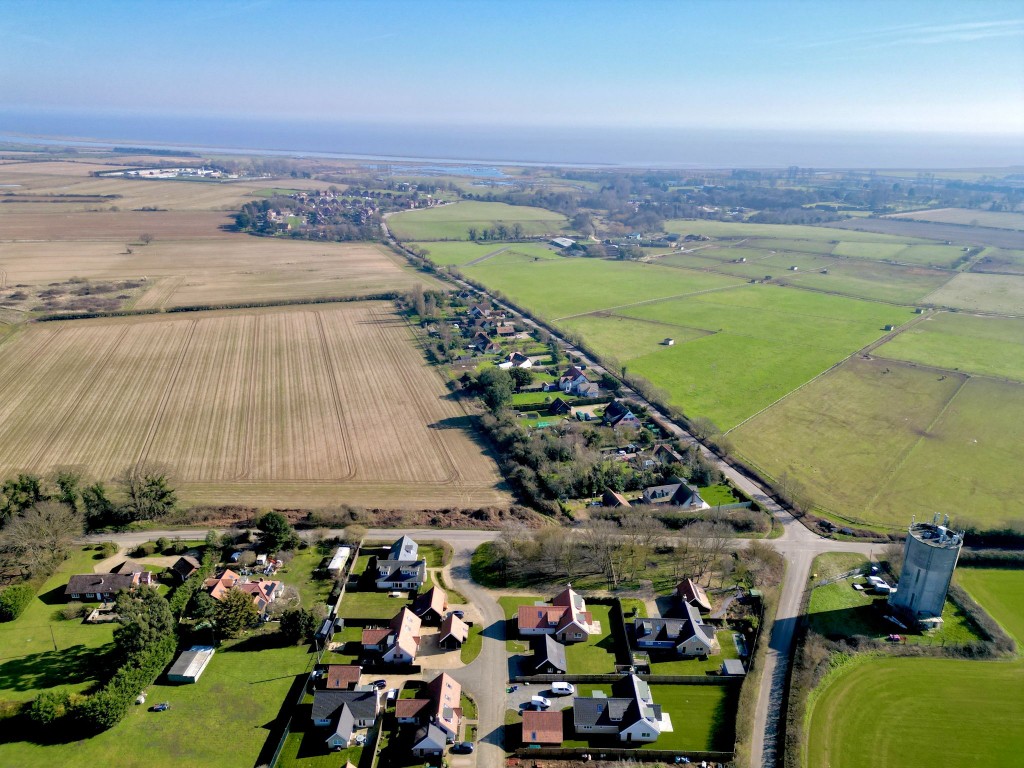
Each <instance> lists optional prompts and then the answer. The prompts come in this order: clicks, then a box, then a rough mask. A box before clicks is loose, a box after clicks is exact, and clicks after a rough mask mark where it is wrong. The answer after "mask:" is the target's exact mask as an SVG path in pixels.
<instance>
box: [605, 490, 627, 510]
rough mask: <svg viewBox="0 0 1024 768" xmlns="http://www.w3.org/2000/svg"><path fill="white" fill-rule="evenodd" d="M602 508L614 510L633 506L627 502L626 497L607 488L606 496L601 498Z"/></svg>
mask: <svg viewBox="0 0 1024 768" xmlns="http://www.w3.org/2000/svg"><path fill="white" fill-rule="evenodd" d="M601 506H602V507H611V508H613V509H614V508H615V507H631V506H632V504H630V503H629V502H628V501H626V497H625V496H623V495H622V494H621V493H619V492H618V491H613V490H612V489H611V488H605V489H604V494H603V495H602V496H601Z"/></svg>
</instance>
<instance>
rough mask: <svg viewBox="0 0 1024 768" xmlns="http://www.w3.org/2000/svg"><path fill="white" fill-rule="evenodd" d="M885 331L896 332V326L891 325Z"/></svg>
mask: <svg viewBox="0 0 1024 768" xmlns="http://www.w3.org/2000/svg"><path fill="white" fill-rule="evenodd" d="M885 330H887V331H895V330H896V326H895V325H892V324H889V325H887V326H885Z"/></svg>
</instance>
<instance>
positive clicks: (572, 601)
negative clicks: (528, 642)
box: [516, 585, 601, 643]
mask: <svg viewBox="0 0 1024 768" xmlns="http://www.w3.org/2000/svg"><path fill="white" fill-rule="evenodd" d="M516 625H517V626H518V627H519V634H520V635H522V636H524V637H529V636H531V635H554V637H555V639H556V640H558V641H559V642H562V643H579V642H582V641H584V640H586V639H587V637H588V636H589V635H597V634H600V633H601V624H600V622H596V621H594V617H593V616H592V615H591V614H590V612H589V611H587V604H586V602H585V601H584V600H583V598H582V597H581V596H580V595H579V594H578V593H577V592H575V591H574V590H573V588H572V585H569V587H568V588H567V589H565V590H564V591H562V592H560V593H559V594H557V595H555V596H554V597H553V598H552V599H551V603H550V604H547V603H537V604H536V605H521V606H519V611H518V615H517V617H516Z"/></svg>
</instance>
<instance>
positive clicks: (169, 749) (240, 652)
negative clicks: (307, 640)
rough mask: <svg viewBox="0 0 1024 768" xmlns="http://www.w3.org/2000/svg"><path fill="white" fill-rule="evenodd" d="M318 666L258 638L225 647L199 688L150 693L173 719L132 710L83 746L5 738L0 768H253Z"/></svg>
mask: <svg viewBox="0 0 1024 768" xmlns="http://www.w3.org/2000/svg"><path fill="white" fill-rule="evenodd" d="M314 658H315V657H313V656H311V655H309V653H308V649H307V648H305V647H301V646H292V647H285V648H280V647H274V646H272V645H270V646H268V645H267V644H266V643H264V642H262V641H261V639H260V638H255V639H252V640H241V641H237V642H234V643H228V644H225V645H224V646H222V647H221V648H218V650H217V653H216V655H215V656H214V658H213V660H212V661H211V662H210V665H209V666H208V667H207V669H206V671H205V673H204V674H203V677H202V679H201V680H200V681H199V682H198V683H196V684H195V685H165V684H161V683H158V684H155V685H152V686H150V687H149V688H148V689H147V691H148V695H149V702H147V703H156V702H162V701H166V702H169V703H170V704H171V708H170V709H169V710H168V711H166V712H159V713H154V712H149V711H148V708H147V707H132V708H131V710H129V712H128V715H127V716H126V717H125V719H124V720H123V721H121V722H120V723H119V724H118V725H116V726H115V727H114V728H111V729H110V730H109V731H105V732H103V733H101V734H99V735H98V736H94V737H92V738H90V739H87V740H84V741H71V742H61V743H53V744H38V743H34V742H31V741H14V738H15V734H13V733H8V734H5V735H4V736H3V737H0V764H2V765H11V766H15V765H16V766H19V767H23V768H36V767H37V766H38V767H40V768H48V767H49V766H53V765H107V764H112V763H116V764H117V765H120V766H126V768H161V766H168V768H170V767H171V766H181V765H217V766H224V767H225V768H250V766H252V765H254V764H255V763H256V758H257V756H258V755H259V753H260V750H261V749H262V747H263V745H264V742H265V741H266V739H267V736H268V733H269V729H268V726H269V724H270V723H271V722H272V721H274V719H275V718H276V716H277V714H278V711H279V710H280V708H281V706H282V703H283V702H284V699H285V695H286V693H287V692H288V690H289V688H290V687H291V685H292V683H293V682H294V680H295V676H296V675H299V674H302V673H304V672H306V671H308V669H309V668H310V666H311V665H312V663H313V660H314ZM214 723H215V724H216V727H211V724H214ZM58 738H59V737H58ZM226 739H227V740H228V742H229V743H230V749H226V748H225V744H226V741H225V740H226Z"/></svg>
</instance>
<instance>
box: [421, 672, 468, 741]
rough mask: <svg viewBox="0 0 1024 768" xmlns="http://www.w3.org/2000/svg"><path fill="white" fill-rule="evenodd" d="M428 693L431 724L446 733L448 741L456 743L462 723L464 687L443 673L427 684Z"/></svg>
mask: <svg viewBox="0 0 1024 768" xmlns="http://www.w3.org/2000/svg"><path fill="white" fill-rule="evenodd" d="M427 691H428V692H429V694H430V721H431V723H432V724H434V725H436V726H437V727H438V728H440V729H441V730H442V731H443V732H444V734H445V738H446V739H447V740H448V741H455V738H456V737H457V736H458V735H459V723H460V722H461V721H462V686H461V685H460V684H459V682H458V681H457V680H456V679H455V678H454V677H452V676H451V675H449V674H448V673H447V672H442V673H441V674H440V675H438V676H437V677H435V678H434V679H433V680H431V681H430V682H429V683H427Z"/></svg>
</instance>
